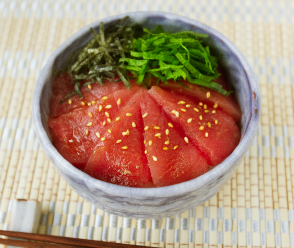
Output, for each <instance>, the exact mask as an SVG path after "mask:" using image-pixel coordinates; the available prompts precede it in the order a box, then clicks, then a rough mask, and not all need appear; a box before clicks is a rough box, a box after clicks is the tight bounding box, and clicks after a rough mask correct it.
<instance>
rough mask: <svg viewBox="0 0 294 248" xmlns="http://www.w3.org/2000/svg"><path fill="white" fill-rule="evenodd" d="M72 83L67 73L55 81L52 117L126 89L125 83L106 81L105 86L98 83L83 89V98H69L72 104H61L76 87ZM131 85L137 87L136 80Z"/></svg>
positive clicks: (74, 96)
mask: <svg viewBox="0 0 294 248" xmlns="http://www.w3.org/2000/svg"><path fill="white" fill-rule="evenodd" d="M71 81H72V79H71V78H70V77H69V76H68V74H67V73H63V74H61V75H59V76H58V77H56V79H55V80H54V82H53V89H52V96H51V101H50V117H52V118H53V117H58V116H60V115H63V114H66V113H68V112H69V111H71V110H74V109H78V108H83V106H84V104H85V105H87V104H88V103H91V102H92V101H97V100H99V99H101V98H102V97H103V96H106V95H108V94H110V93H112V92H114V91H116V90H119V89H124V88H125V87H126V86H125V85H124V83H123V82H110V81H107V80H105V82H104V84H103V86H101V85H100V84H98V83H93V84H91V85H90V86H83V87H81V93H82V95H83V98H80V97H79V96H77V95H73V96H71V97H70V98H69V99H70V104H69V101H68V100H69V99H68V100H66V101H64V102H63V103H61V104H60V101H61V100H62V99H63V98H64V97H65V96H66V95H67V94H69V93H71V92H72V91H73V90H74V85H73V84H69V83H70V82H71ZM131 84H132V85H135V82H134V80H132V81H131Z"/></svg>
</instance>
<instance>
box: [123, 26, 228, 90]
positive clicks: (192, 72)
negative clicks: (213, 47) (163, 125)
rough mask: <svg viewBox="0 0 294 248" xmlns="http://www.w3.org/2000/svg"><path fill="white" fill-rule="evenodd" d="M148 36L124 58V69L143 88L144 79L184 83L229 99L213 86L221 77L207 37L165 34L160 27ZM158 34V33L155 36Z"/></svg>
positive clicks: (190, 33)
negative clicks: (184, 81) (183, 81)
mask: <svg viewBox="0 0 294 248" xmlns="http://www.w3.org/2000/svg"><path fill="white" fill-rule="evenodd" d="M143 31H144V32H145V34H144V35H143V36H142V37H140V38H138V39H134V41H133V50H132V51H131V52H130V58H121V59H120V62H124V68H125V69H127V70H130V71H131V72H132V73H133V74H134V75H136V77H137V78H138V81H137V83H138V84H141V83H142V82H143V81H144V79H145V78H148V77H150V76H155V77H157V78H159V79H160V80H161V81H162V82H167V80H169V79H173V80H174V81H176V82H180V80H181V79H184V80H187V81H189V82H190V83H193V84H198V85H200V86H203V87H207V88H210V89H213V90H215V91H217V92H219V93H221V94H223V95H229V94H230V92H227V91H226V90H224V89H223V88H222V86H221V85H220V84H217V83H215V82H212V80H213V79H216V78H217V77H218V76H219V75H220V74H219V73H218V71H217V67H218V64H217V62H216V61H217V59H216V57H214V56H212V55H211V54H210V50H209V47H208V46H204V45H203V44H202V40H203V38H206V37H208V35H206V34H197V33H194V32H191V31H183V32H179V33H164V32H163V30H162V28H161V27H160V26H158V27H156V28H155V29H154V33H153V32H151V31H149V30H147V29H143ZM155 32H156V33H155Z"/></svg>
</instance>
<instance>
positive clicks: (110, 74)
mask: <svg viewBox="0 0 294 248" xmlns="http://www.w3.org/2000/svg"><path fill="white" fill-rule="evenodd" d="M90 30H91V33H92V34H93V36H94V38H93V39H92V40H91V41H90V42H89V43H88V44H87V45H86V46H85V47H84V48H83V49H81V51H80V52H79V53H78V56H77V58H76V59H75V60H74V59H73V58H74V57H75V55H76V53H73V54H72V56H71V58H70V63H69V66H68V67H67V68H65V69H63V70H60V71H56V72H55V73H56V74H60V73H62V72H67V73H68V74H69V76H70V77H71V78H72V82H71V84H74V91H72V92H71V93H69V94H68V95H66V96H65V97H64V98H63V99H62V100H61V101H60V103H62V102H64V101H65V100H67V99H68V98H70V97H71V96H73V95H78V96H79V97H82V93H81V91H80V89H81V87H83V86H87V85H90V84H93V83H99V84H101V85H103V82H104V80H109V81H112V82H116V81H123V82H124V83H125V85H126V87H127V88H129V87H130V82H129V76H128V70H127V69H125V68H124V66H123V62H120V59H121V58H126V57H128V56H129V53H130V51H131V50H132V48H133V47H132V44H133V39H134V35H135V33H136V34H140V33H141V34H142V33H143V29H142V28H141V27H140V26H139V25H136V24H131V23H130V20H129V17H128V16H126V17H124V18H122V19H121V20H119V21H118V22H117V23H115V24H113V25H110V26H109V27H107V28H105V29H104V24H103V22H101V23H100V26H99V33H96V32H95V30H94V29H93V28H91V29H90ZM117 76H119V78H120V80H117V78H116V77H117Z"/></svg>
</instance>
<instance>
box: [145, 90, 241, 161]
mask: <svg viewBox="0 0 294 248" xmlns="http://www.w3.org/2000/svg"><path fill="white" fill-rule="evenodd" d="M148 92H149V94H150V95H151V96H152V97H153V99H154V100H155V101H156V102H157V103H158V104H159V105H161V106H162V108H163V109H164V111H165V112H166V113H167V114H168V115H169V116H170V117H171V118H172V120H173V121H174V122H175V123H177V124H178V125H179V126H180V127H181V128H182V129H183V130H184V132H185V134H186V135H187V137H188V139H189V141H192V142H193V143H194V144H195V145H196V146H197V147H199V149H200V150H201V151H202V152H203V153H204V154H206V156H207V157H208V158H209V160H210V164H211V165H217V164H219V163H220V162H222V161H223V160H224V159H225V158H226V157H227V156H228V155H230V153H231V152H232V151H233V150H234V149H235V147H236V146H237V145H238V143H239V141H240V137H241V134H240V131H239V129H238V127H237V125H236V123H235V121H234V119H233V118H232V117H230V116H229V115H228V114H226V113H225V112H223V111H222V110H220V109H219V108H215V107H216V106H215V107H213V106H212V105H210V104H209V103H208V104H207V105H206V104H205V103H203V102H196V101H195V100H192V99H191V98H189V97H187V96H181V95H178V94H174V93H171V92H167V91H165V90H163V89H161V88H159V87H156V86H153V87H152V88H151V89H150V90H149V91H148Z"/></svg>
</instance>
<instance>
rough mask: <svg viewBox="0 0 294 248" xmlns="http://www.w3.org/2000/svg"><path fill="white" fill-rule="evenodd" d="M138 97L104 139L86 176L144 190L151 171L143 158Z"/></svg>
mask: <svg viewBox="0 0 294 248" xmlns="http://www.w3.org/2000/svg"><path fill="white" fill-rule="evenodd" d="M140 98H141V94H140V93H138V94H136V95H134V97H133V98H132V99H131V100H130V101H129V103H128V105H127V106H125V107H124V108H122V109H121V110H120V112H119V114H118V116H117V119H116V121H115V122H113V124H112V125H111V127H109V129H108V130H107V131H106V132H105V133H104V134H103V135H102V136H101V137H102V138H101V140H100V141H99V142H98V144H97V146H96V147H95V150H94V152H93V154H92V155H91V157H90V159H89V161H88V163H87V165H86V167H85V169H84V172H85V173H87V174H89V175H90V176H92V177H94V178H97V179H99V180H103V181H106V182H111V183H114V184H118V185H124V186H130V187H144V186H145V185H146V184H147V183H148V181H150V179H151V177H150V170H149V168H148V166H147V159H146V156H145V154H144V143H143V139H144V138H143V122H142V117H141V109H140Z"/></svg>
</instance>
